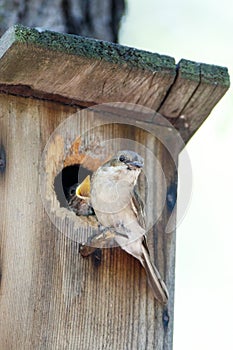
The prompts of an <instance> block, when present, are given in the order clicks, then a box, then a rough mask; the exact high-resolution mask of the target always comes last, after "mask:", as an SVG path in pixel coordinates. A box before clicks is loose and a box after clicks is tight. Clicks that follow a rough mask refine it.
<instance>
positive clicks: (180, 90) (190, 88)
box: [159, 59, 200, 118]
mask: <svg viewBox="0 0 233 350" xmlns="http://www.w3.org/2000/svg"><path fill="white" fill-rule="evenodd" d="M199 83H200V64H199V63H196V62H192V61H187V60H184V59H183V60H181V61H180V62H179V64H178V65H177V76H176V79H175V82H174V84H173V85H172V87H171V89H170V91H169V94H168V95H167V96H166V99H165V101H163V103H162V106H161V107H160V109H159V112H160V113H161V114H162V115H164V116H166V117H168V118H177V117H179V116H180V114H181V112H182V110H183V109H184V106H185V105H186V104H187V103H188V101H189V100H190V98H191V97H192V95H193V94H194V91H195V90H196V88H197V86H198V85H199Z"/></svg>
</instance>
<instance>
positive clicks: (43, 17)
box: [0, 0, 125, 42]
mask: <svg viewBox="0 0 233 350" xmlns="http://www.w3.org/2000/svg"><path fill="white" fill-rule="evenodd" d="M124 9H125V2H124V0H89V1H85V0H50V1H43V2H41V1H38V0H31V1H27V0H18V1H15V0H3V1H1V6H0V35H2V34H3V33H4V32H5V31H6V30H7V29H8V28H9V27H10V26H12V25H14V24H24V25H26V26H29V27H40V28H41V27H42V28H46V29H49V30H54V31H57V32H64V33H70V34H77V35H82V36H88V37H93V38H96V39H102V40H107V41H112V42H117V41H118V31H119V25H120V20H121V17H122V15H123V13H124Z"/></svg>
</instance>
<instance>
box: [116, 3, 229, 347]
mask: <svg viewBox="0 0 233 350" xmlns="http://www.w3.org/2000/svg"><path fill="white" fill-rule="evenodd" d="M232 32H233V6H232V2H231V1H230V0H222V1H221V2H219V1H218V2H215V1H210V0H204V1H203V0H195V1H194V0H191V1H188V2H187V1H184V0H177V1H175V2H174V1H171V0H167V1H166V0H165V1H162V0H157V1H155V0H144V1H140V0H128V9H127V11H126V14H125V16H124V18H123V21H122V26H121V31H120V37H119V41H120V43H121V44H125V45H129V46H134V47H137V48H140V49H145V50H149V51H153V52H157V53H159V54H167V55H169V56H173V57H174V58H175V59H176V62H179V60H180V59H181V58H186V59H189V60H193V61H196V62H204V63H209V64H216V65H221V66H226V67H228V69H229V73H230V76H231V77H232V76H233V46H232ZM232 113H233V98H232V88H230V90H228V92H227V93H226V95H225V96H224V97H223V99H222V100H221V101H220V102H219V103H218V104H217V106H216V107H215V108H214V110H213V111H212V113H211V115H210V116H209V117H208V119H207V120H206V121H205V123H204V124H203V125H202V126H201V128H200V129H199V130H198V131H197V133H196V134H195V135H194V136H193V138H192V139H191V140H190V141H189V143H188V145H187V148H186V150H187V151H188V153H189V157H190V160H191V164H192V171H193V189H192V198H191V203H190V206H189V208H188V211H187V213H186V215H185V217H184V219H183V221H182V222H181V223H179V225H178V229H177V255H176V257H177V258H176V291H175V295H176V297H175V298H176V299H175V330H174V350H183V349H185V350H186V349H189V350H193V349H195V350H196V349H199V350H204V349H212V350H214V349H220V348H221V349H232V348H233V339H232V334H231V333H232V313H233V298H232V296H233V228H232V226H231V211H232V208H233V205H232V202H233V189H232V187H233V186H232V181H233V160H232V159H233V157H232V151H233V118H232ZM182 166H184V164H182V163H181V164H180V167H182Z"/></svg>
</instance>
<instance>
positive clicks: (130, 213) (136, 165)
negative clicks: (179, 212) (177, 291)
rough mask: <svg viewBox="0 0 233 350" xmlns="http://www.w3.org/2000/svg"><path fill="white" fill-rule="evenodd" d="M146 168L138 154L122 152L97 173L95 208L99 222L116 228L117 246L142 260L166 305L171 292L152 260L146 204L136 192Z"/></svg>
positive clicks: (157, 295)
mask: <svg viewBox="0 0 233 350" xmlns="http://www.w3.org/2000/svg"><path fill="white" fill-rule="evenodd" d="M142 167H143V158H142V157H141V156H139V155H138V154H137V153H135V152H132V151H128V150H126V151H120V152H118V153H117V155H116V156H114V157H113V158H112V159H111V160H110V161H108V162H107V163H105V164H104V165H102V166H101V167H99V168H98V169H97V171H96V172H95V173H94V174H93V176H92V181H91V206H92V207H93V209H94V212H95V214H96V217H97V219H98V221H99V223H100V224H101V225H102V226H104V227H105V228H106V229H110V230H113V229H114V231H115V233H116V234H115V238H114V239H115V241H116V243H117V244H118V245H119V246H120V247H121V248H122V249H123V250H125V251H126V252H127V253H129V254H131V255H133V256H134V257H135V258H137V259H138V260H139V261H140V263H141V264H142V266H143V267H144V268H145V270H146V273H147V276H148V280H149V284H150V286H151V287H152V290H153V293H154V296H155V298H156V299H157V300H158V301H159V302H160V303H161V304H166V303H167V301H168V290H167V287H166V285H165V283H164V282H163V280H162V278H161V276H160V274H159V272H158V270H157V269H156V267H155V266H154V264H153V263H152V261H151V258H150V254H149V250H148V246H147V242H146V225H145V213H144V210H143V202H142V200H141V198H140V196H139V195H138V194H137V192H136V190H135V186H136V183H137V180H138V176H139V174H140V172H141V169H142Z"/></svg>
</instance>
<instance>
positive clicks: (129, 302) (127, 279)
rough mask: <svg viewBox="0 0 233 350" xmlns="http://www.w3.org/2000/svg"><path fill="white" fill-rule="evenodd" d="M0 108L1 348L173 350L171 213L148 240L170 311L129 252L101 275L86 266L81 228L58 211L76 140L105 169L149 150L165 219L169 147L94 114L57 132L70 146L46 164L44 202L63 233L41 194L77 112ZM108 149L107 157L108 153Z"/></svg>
mask: <svg viewBox="0 0 233 350" xmlns="http://www.w3.org/2000/svg"><path fill="white" fill-rule="evenodd" d="M0 104H1V112H0V122H1V127H0V139H1V141H2V144H3V145H4V146H5V150H6V157H7V168H6V172H5V175H3V176H1V174H0V195H1V199H2V198H3V199H4V200H1V201H0V209H1V213H2V214H3V216H2V220H1V221H0V233H1V245H0V247H1V251H0V254H1V259H0V264H1V266H0V268H1V271H2V281H1V285H0V291H1V293H0V294H1V297H0V314H1V315H2V316H1V322H0V348H1V349H12V350H18V349H25V350H31V349H34V348H41V349H51V350H52V349H54V350H55V349H70V350H71V349H90V348H93V349H97V350H102V349H130V348H132V349H145V348H147V349H156V350H162V349H163V350H170V349H171V344H172V327H173V288H174V264H175V260H174V257H175V235H174V233H165V231H166V225H167V221H168V219H169V217H170V214H171V208H170V209H169V210H168V209H166V208H165V209H164V210H165V211H164V213H163V216H162V217H161V218H160V219H159V220H158V221H157V223H156V226H155V227H154V229H153V230H151V232H150V234H149V247H150V250H151V252H152V255H153V250H154V252H155V254H154V257H155V261H156V264H157V266H158V268H159V270H160V271H161V274H162V276H163V277H164V278H165V280H166V283H167V285H168V288H169V290H170V294H171V297H170V300H169V305H168V307H167V308H165V309H164V308H163V307H161V306H160V305H158V303H156V302H155V300H154V298H153V294H152V293H151V291H150V289H149V287H148V285H147V281H146V276H145V272H144V270H143V269H142V268H141V266H140V264H139V263H138V261H136V260H135V259H133V258H132V257H131V256H129V255H127V254H126V253H124V252H123V251H122V250H120V249H118V248H115V249H104V251H103V257H102V262H101V264H100V265H99V266H96V265H95V264H94V263H93V261H92V259H83V258H82V257H81V256H80V254H79V253H78V244H77V242H76V241H75V240H72V239H69V238H68V237H73V238H74V232H73V231H74V223H73V222H74V220H76V219H77V218H76V217H75V216H74V215H72V213H71V212H70V211H68V210H67V209H65V208H62V207H61V206H60V205H59V202H58V199H57V196H56V193H55V191H54V187H53V181H54V177H55V176H56V175H57V172H59V171H60V170H61V166H62V161H63V160H64V157H66V153H67V155H68V154H69V147H68V146H69V145H70V144H71V143H72V141H73V140H74V139H75V137H77V136H81V138H82V140H83V146H82V149H81V150H82V152H84V151H85V149H88V152H89V154H92V152H93V153H96V157H97V159H104V158H105V157H106V155H107V154H108V153H110V152H111V151H112V147H113V148H114V147H116V148H119V147H122V146H123V144H124V142H129V144H130V142H133V144H134V145H135V147H139V146H140V145H142V146H140V147H142V148H138V149H136V150H137V151H139V150H140V153H142V155H143V156H144V157H145V162H146V170H147V172H148V180H149V184H150V196H151V198H152V201H151V202H150V204H152V205H150V213H151V214H152V215H156V214H158V213H159V212H161V211H163V205H162V204H163V201H162V200H161V196H164V195H165V196H166V190H167V187H169V186H170V185H171V184H176V164H175V163H174V160H173V159H171V157H170V156H169V155H168V150H167V149H166V147H165V146H164V145H163V144H162V143H161V142H160V141H158V139H156V138H155V137H154V136H153V135H151V133H150V132H148V131H146V130H143V129H142V128H137V127H134V126H133V125H130V124H129V125H127V124H125V125H123V126H122V125H121V124H120V123H115V124H114V123H111V122H110V124H106V125H103V124H102V121H103V118H105V116H101V113H100V116H98V115H97V114H93V111H91V112H90V115H89V116H88V115H87V112H86V111H83V113H84V116H85V118H84V119H83V120H82V121H80V123H78V122H76V126H75V123H73V124H71V126H72V128H71V129H68V128H66V127H65V128H64V130H65V131H64V132H63V131H62V129H61V130H60V131H59V132H58V135H60V137H61V138H60V140H64V144H65V145H66V146H65V147H64V148H63V147H61V144H62V143H61V142H60V146H59V142H57V143H56V144H54V145H55V147H53V143H51V145H50V148H49V149H48V153H46V157H47V158H45V159H44V160H43V161H45V163H44V162H43V161H42V169H44V172H46V176H45V179H46V180H45V181H47V182H48V183H47V185H49V186H46V189H47V195H48V196H46V198H47V201H48V202H49V205H50V209H51V210H52V211H53V213H54V215H55V223H56V227H57V228H56V227H55V226H54V225H53V224H52V223H51V222H50V220H49V218H48V215H47V214H46V212H45V210H44V208H43V205H42V201H41V197H40V194H39V165H40V164H41V152H42V150H43V148H44V146H45V144H46V142H47V140H48V138H49V136H50V134H51V132H52V131H53V130H54V129H55V128H56V127H57V126H58V125H59V124H60V123H61V122H62V121H66V120H67V117H68V116H69V115H71V114H73V113H74V112H75V109H72V108H70V107H68V106H62V105H58V104H55V103H52V102H45V101H39V100H35V99H25V98H22V97H15V96H10V95H8V96H7V95H0ZM85 113H86V114H85ZM92 114H93V115H92ZM91 115H92V117H91ZM122 119H123V118H122ZM123 120H124V119H123ZM130 120H131V119H130ZM98 122H99V124H100V125H99V126H98ZM92 127H95V129H94V131H93V130H92V129H91V128H92ZM148 127H150V126H148ZM154 127H155V126H154ZM86 130H89V131H88V132H86ZM82 131H85V133H84V134H82ZM80 133H81V135H80ZM56 140H58V139H57V138H56ZM109 140H110V141H109ZM111 140H112V141H111ZM101 142H107V144H109V147H102V148H101ZM109 142H110V143H109ZM96 143H97V146H98V147H96V148H95V145H96ZM98 143H99V145H98ZM143 147H145V150H144V151H143V149H144V148H143ZM97 151H99V153H98V152H97ZM151 152H152V154H154V156H155V157H156V159H157V160H158V164H157V165H156V166H155V167H153V166H151V164H152V163H151V162H150V160H151ZM22 155H23V156H22ZM46 159H47V161H46ZM160 163H161V164H163V172H161V169H160ZM44 166H45V168H44ZM92 166H93V164H92ZM163 176H165V179H166V183H164V179H163ZM155 178H156V182H154V179H155ZM164 184H165V187H164V188H163V186H164ZM143 186H144V187H143ZM151 186H152V187H151ZM143 188H145V183H143V182H142V189H143ZM162 188H163V190H162ZM174 196H175V197H176V193H175V194H174ZM165 202H166V201H165ZM165 206H166V204H165ZM47 208H48V207H47ZM82 226H83V225H82ZM75 227H79V230H78V231H77V232H78V235H79V234H80V236H79V237H81V235H82V227H81V226H80V221H79V220H78V219H77V223H76V224H75ZM60 231H63V232H65V234H62V233H61V232H60ZM77 232H76V234H77Z"/></svg>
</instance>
